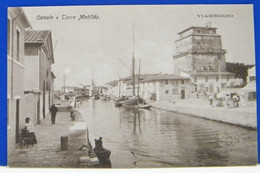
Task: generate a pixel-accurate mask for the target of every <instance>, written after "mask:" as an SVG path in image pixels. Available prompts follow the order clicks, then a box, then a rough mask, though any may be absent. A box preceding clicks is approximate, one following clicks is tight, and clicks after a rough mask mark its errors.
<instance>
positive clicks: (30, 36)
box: [24, 30, 51, 43]
mask: <svg viewBox="0 0 260 173" xmlns="http://www.w3.org/2000/svg"><path fill="white" fill-rule="evenodd" d="M49 34H51V31H47V30H46V31H25V36H24V41H25V43H44V42H45V41H46V40H47V38H48V36H49Z"/></svg>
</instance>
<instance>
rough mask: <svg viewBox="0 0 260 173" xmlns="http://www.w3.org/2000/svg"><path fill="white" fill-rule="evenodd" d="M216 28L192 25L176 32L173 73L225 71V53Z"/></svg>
mask: <svg viewBox="0 0 260 173" xmlns="http://www.w3.org/2000/svg"><path fill="white" fill-rule="evenodd" d="M216 30H217V28H214V27H211V26H210V25H206V26H204V27H198V26H192V27H189V28H187V29H185V30H183V31H181V32H179V33H178V35H179V39H178V40H176V41H175V45H176V54H175V55H174V56H173V59H174V73H175V74H177V75H178V74H180V72H195V73H196V72H206V71H207V72H209V71H210V72H217V71H218V68H219V67H220V68H221V71H222V72H225V71H226V66H225V53H226V50H225V49H222V42H221V35H219V34H217V33H216Z"/></svg>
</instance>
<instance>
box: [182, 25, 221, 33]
mask: <svg viewBox="0 0 260 173" xmlns="http://www.w3.org/2000/svg"><path fill="white" fill-rule="evenodd" d="M194 28H208V29H217V28H214V27H206V26H191V27H189V28H187V29H184V30H182V31H181V32H179V33H178V34H181V33H184V32H186V31H188V30H191V29H194Z"/></svg>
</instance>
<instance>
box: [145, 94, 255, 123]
mask: <svg viewBox="0 0 260 173" xmlns="http://www.w3.org/2000/svg"><path fill="white" fill-rule="evenodd" d="M149 104H151V105H152V107H154V108H157V109H162V110H167V111H174V112H178V113H183V114H188V115H193V116H197V117H201V118H206V119H211V120H216V121H221V122H226V123H230V124H234V125H239V126H245V127H250V128H256V124H257V123H256V121H257V120H256V105H254V104H251V105H250V106H246V107H242V106H240V107H236V108H231V107H228V106H227V105H226V102H225V101H224V102H223V104H224V107H216V106H211V105H210V104H209V101H208V100H207V99H184V100H175V101H173V102H171V103H170V102H169V101H168V100H164V101H157V102H150V103H149ZM215 104H216V102H214V105H215Z"/></svg>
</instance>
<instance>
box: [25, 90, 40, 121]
mask: <svg viewBox="0 0 260 173" xmlns="http://www.w3.org/2000/svg"><path fill="white" fill-rule="evenodd" d="M38 99H39V95H38V94H26V95H25V99H24V101H25V103H26V104H25V105H24V109H25V112H24V115H23V116H22V119H21V120H22V126H24V120H25V118H26V117H29V118H30V122H31V123H33V124H37V101H38Z"/></svg>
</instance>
